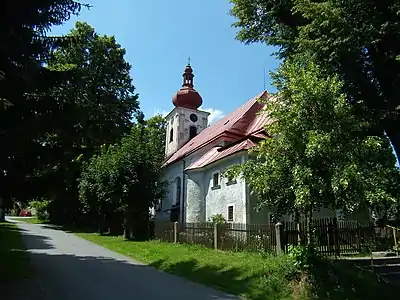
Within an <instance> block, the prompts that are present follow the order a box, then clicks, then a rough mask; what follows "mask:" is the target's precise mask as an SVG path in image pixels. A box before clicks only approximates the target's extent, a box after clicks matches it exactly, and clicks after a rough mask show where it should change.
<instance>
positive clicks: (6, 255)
mask: <svg viewBox="0 0 400 300" xmlns="http://www.w3.org/2000/svg"><path fill="white" fill-rule="evenodd" d="M31 275H32V268H31V266H30V262H29V257H28V253H27V252H25V249H24V246H23V244H22V240H21V236H20V230H19V229H18V227H17V226H16V225H14V224H12V223H8V222H0V282H4V281H16V280H19V279H24V278H28V277H29V276H31Z"/></svg>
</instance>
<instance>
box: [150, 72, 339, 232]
mask: <svg viewBox="0 0 400 300" xmlns="http://www.w3.org/2000/svg"><path fill="white" fill-rule="evenodd" d="M193 78H194V75H193V70H192V67H191V66H190V65H187V66H186V68H185V71H184V73H183V86H182V88H181V89H180V90H179V91H178V92H177V93H176V94H175V96H174V97H173V101H172V102H173V104H174V106H175V107H174V109H173V110H172V111H171V112H170V113H169V114H168V115H167V116H166V122H167V134H166V141H165V154H166V160H165V163H164V168H165V172H164V178H163V180H166V181H167V182H168V189H167V193H166V196H165V198H164V199H162V200H161V201H160V203H159V205H157V207H156V216H155V217H156V220H164V221H167V220H169V221H172V222H205V221H209V220H210V218H211V217H212V216H213V215H216V214H222V215H223V216H224V217H225V219H226V220H227V221H229V222H235V223H247V224H268V223H269V222H270V221H271V220H270V217H271V214H270V213H269V212H268V211H260V212H257V211H256V210H255V207H256V199H254V197H253V196H251V194H250V191H249V188H248V185H247V184H246V182H245V180H244V179H237V180H229V179H228V178H225V177H223V176H221V174H222V172H224V171H225V170H226V169H227V168H229V167H230V166H232V165H234V164H238V163H243V162H245V161H246V160H247V159H248V149H249V148H251V147H253V146H255V145H256V144H257V143H258V142H260V141H261V140H262V139H265V138H268V135H267V133H266V132H265V130H264V126H265V125H266V123H267V122H269V118H268V116H267V115H266V114H259V112H260V110H261V109H262V108H263V104H262V103H260V102H259V101H258V100H260V99H261V98H265V99H266V98H268V97H269V95H268V93H267V92H266V91H263V92H261V93H260V94H258V95H257V96H255V97H254V98H252V99H250V100H248V101H247V102H245V103H244V104H243V105H242V106H241V107H239V108H238V109H237V110H236V111H234V112H232V113H230V114H229V115H227V116H226V117H224V118H222V119H220V120H218V121H216V122H215V123H213V124H212V125H209V124H208V116H209V113H208V112H205V111H202V110H199V107H200V106H201V105H202V103H203V100H202V98H201V96H200V94H199V93H198V92H197V91H196V90H195V89H194V85H193ZM320 214H323V215H324V216H326V217H334V216H336V213H335V212H334V211H330V210H324V211H323V212H322V211H321V212H320Z"/></svg>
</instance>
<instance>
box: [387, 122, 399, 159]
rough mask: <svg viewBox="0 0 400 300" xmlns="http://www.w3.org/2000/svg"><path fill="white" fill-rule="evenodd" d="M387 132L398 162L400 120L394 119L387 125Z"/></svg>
mask: <svg viewBox="0 0 400 300" xmlns="http://www.w3.org/2000/svg"><path fill="white" fill-rule="evenodd" d="M385 131H386V134H387V136H388V137H389V140H390V142H391V144H392V146H393V149H394V152H395V154H396V158H397V162H399V160H400V122H398V121H397V122H396V121H392V122H390V123H388V124H387V126H386V129H385Z"/></svg>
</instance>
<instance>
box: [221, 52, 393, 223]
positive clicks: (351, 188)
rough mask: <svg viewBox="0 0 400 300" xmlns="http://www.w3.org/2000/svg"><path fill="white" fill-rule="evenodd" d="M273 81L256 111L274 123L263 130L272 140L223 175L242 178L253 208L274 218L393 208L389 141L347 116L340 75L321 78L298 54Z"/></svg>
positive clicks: (367, 122) (363, 121)
mask: <svg viewBox="0 0 400 300" xmlns="http://www.w3.org/2000/svg"><path fill="white" fill-rule="evenodd" d="M273 78H274V84H275V85H276V86H277V88H278V91H279V92H278V94H277V95H275V97H274V98H273V99H269V100H265V109H266V110H265V111H264V112H263V113H268V114H269V116H270V118H271V119H272V120H274V122H272V123H271V124H269V125H267V126H266V131H267V132H268V134H269V135H270V136H271V138H268V139H266V140H265V141H263V142H262V143H261V144H260V145H259V146H257V147H256V149H255V151H254V152H253V159H251V160H249V161H248V162H246V163H244V164H241V165H237V166H234V167H233V168H232V169H230V170H229V171H228V175H229V176H243V177H244V178H245V179H246V180H247V182H248V184H249V185H250V188H251V190H252V191H253V192H254V193H255V194H256V196H257V197H258V199H259V200H260V206H261V207H263V206H264V207H267V208H269V209H272V210H274V211H276V213H277V214H278V215H284V214H304V215H305V216H309V217H310V216H312V212H313V211H315V210H318V209H320V208H322V207H325V208H331V209H341V210H343V211H344V212H347V213H351V212H354V211H357V210H359V209H367V208H379V207H382V205H386V206H387V207H389V206H393V205H396V204H397V203H398V201H399V196H400V193H399V191H400V188H399V187H398V185H397V184H396V182H398V180H399V178H400V176H399V171H398V170H397V169H396V168H395V157H394V155H393V153H392V150H391V146H390V143H389V141H388V139H387V137H386V136H385V135H384V134H383V133H382V134H378V135H377V134H376V131H375V130H374V128H373V126H372V125H373V122H371V121H370V120H369V118H368V117H365V118H360V117H359V116H357V115H356V114H354V106H352V105H350V104H349V103H348V102H347V100H346V98H347V97H346V95H345V94H344V93H343V92H342V88H343V84H342V82H341V81H340V79H339V76H337V75H332V76H328V77H326V76H325V74H324V72H321V69H320V68H319V67H318V66H317V65H316V64H315V63H313V62H310V61H308V60H307V57H305V56H301V57H296V59H288V60H286V61H285V62H284V63H283V64H282V65H281V67H280V69H279V70H278V72H277V73H276V74H274V75H273Z"/></svg>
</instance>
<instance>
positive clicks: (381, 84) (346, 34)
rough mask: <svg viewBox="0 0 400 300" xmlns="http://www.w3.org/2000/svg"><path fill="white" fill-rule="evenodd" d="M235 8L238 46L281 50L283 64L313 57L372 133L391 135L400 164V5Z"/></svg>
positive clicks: (335, 2) (303, 0)
mask: <svg viewBox="0 0 400 300" xmlns="http://www.w3.org/2000/svg"><path fill="white" fill-rule="evenodd" d="M231 2H232V3H233V4H234V6H233V8H232V10H231V13H232V15H233V16H235V17H236V18H237V21H236V22H235V23H234V26H235V27H236V28H239V32H238V35H237V38H238V39H239V40H241V41H243V42H245V43H254V42H265V43H267V44H269V45H273V46H277V47H278V48H279V51H278V53H277V54H278V57H279V58H282V59H286V58H289V57H291V56H293V55H295V54H296V53H309V55H310V56H311V57H312V58H313V59H314V60H315V62H318V63H319V64H320V65H321V67H322V70H323V71H325V72H327V74H332V73H334V74H338V75H339V77H340V79H341V80H342V81H343V82H344V85H343V91H344V92H345V94H346V95H347V97H348V100H349V101H350V102H351V103H353V104H354V105H355V107H356V108H357V109H355V113H357V114H359V115H366V114H368V115H370V116H371V117H373V118H374V120H375V122H376V124H375V125H374V127H375V128H376V130H377V131H381V132H383V131H385V132H386V133H387V135H388V137H389V139H390V141H391V143H392V145H393V147H394V149H395V152H396V154H397V158H398V159H400V116H399V107H400V99H399V97H398V95H397V94H398V86H399V83H400V59H399V58H400V23H399V22H398V11H399V10H400V4H399V3H398V2H396V1H380V2H377V1H364V0H349V1H339V0H325V1H320V0H318V1H317V0H279V1H277V0H231ZM360 103H362V104H363V105H361V107H359V106H358V104H360ZM364 104H365V105H364Z"/></svg>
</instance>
